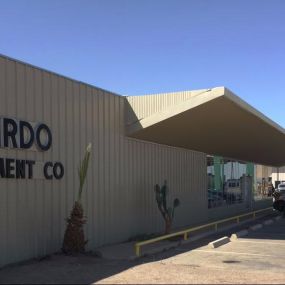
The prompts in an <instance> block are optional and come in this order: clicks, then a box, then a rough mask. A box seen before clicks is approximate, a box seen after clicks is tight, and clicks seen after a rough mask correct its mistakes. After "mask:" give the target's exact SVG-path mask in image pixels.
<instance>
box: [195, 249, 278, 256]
mask: <svg viewBox="0 0 285 285" xmlns="http://www.w3.org/2000/svg"><path fill="white" fill-rule="evenodd" d="M194 251H198V252H205V253H214V254H217V253H220V254H236V255H252V256H264V257H275V255H267V254H259V253H247V252H234V251H211V250H203V249H194V250H192V252H194Z"/></svg>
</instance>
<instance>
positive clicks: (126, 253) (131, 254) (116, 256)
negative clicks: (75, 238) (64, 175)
mask: <svg viewBox="0 0 285 285" xmlns="http://www.w3.org/2000/svg"><path fill="white" fill-rule="evenodd" d="M272 215H273V216H276V213H274V214H271V216H272ZM268 217H269V216H263V217H259V218H257V219H256V220H245V221H243V222H240V223H239V224H235V223H234V224H230V225H227V226H224V227H220V228H219V229H218V231H217V232H215V231H214V229H212V230H209V229H206V230H204V231H199V232H197V233H195V232H194V233H191V235H190V236H189V238H188V240H186V241H184V240H183V238H182V237H181V239H180V240H177V241H169V240H163V241H159V242H155V243H152V244H149V245H144V246H142V247H141V256H147V255H152V254H156V253H159V252H163V251H166V250H169V249H171V248H175V247H178V246H180V245H184V244H188V243H191V242H193V241H196V240H199V239H203V238H205V237H208V236H211V235H213V234H214V236H215V237H217V236H218V237H219V236H220V237H222V236H223V234H224V233H225V232H226V231H229V230H233V231H237V230H240V229H244V228H246V229H249V228H250V227H252V226H254V225H256V224H258V223H260V222H262V221H263V220H266V219H268ZM135 243H136V242H125V243H120V244H114V245H109V246H103V247H99V248H98V249H97V252H98V254H99V255H100V256H101V257H102V258H105V259H110V260H134V259H136V258H137V257H136V255H135V248H134V246H135Z"/></svg>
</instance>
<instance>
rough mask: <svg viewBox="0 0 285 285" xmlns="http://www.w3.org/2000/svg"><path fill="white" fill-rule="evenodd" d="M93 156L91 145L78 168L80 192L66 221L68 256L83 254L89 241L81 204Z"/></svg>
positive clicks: (64, 249)
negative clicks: (85, 230)
mask: <svg viewBox="0 0 285 285" xmlns="http://www.w3.org/2000/svg"><path fill="white" fill-rule="evenodd" d="M90 154H91V143H89V144H88V146H87V148H86V151H85V155H84V158H83V160H82V162H81V163H80V166H79V167H78V176H79V192H78V197H77V200H76V201H75V202H74V205H73V207H72V210H71V213H70V216H69V218H67V219H66V221H67V226H66V230H65V234H64V239H63V246H62V251H63V252H64V253H67V254H74V253H83V252H84V251H85V245H86V243H87V240H85V237H84V230H83V225H84V224H85V223H86V220H85V217H84V215H83V207H82V203H81V197H82V191H83V186H84V182H85V179H86V175H87V170H88V164H89V159H90Z"/></svg>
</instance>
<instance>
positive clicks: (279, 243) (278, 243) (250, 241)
mask: <svg viewBox="0 0 285 285" xmlns="http://www.w3.org/2000/svg"><path fill="white" fill-rule="evenodd" d="M239 242H249V243H255V244H257V243H261V244H277V245H284V246H285V243H281V242H270V241H266V242H265V241H252V240H239Z"/></svg>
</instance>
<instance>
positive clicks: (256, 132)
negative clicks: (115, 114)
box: [127, 87, 285, 167]
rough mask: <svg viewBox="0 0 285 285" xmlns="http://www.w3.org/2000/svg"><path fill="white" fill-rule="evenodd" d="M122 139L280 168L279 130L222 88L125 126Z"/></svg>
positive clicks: (284, 155)
mask: <svg viewBox="0 0 285 285" xmlns="http://www.w3.org/2000/svg"><path fill="white" fill-rule="evenodd" d="M127 135H128V136H130V137H132V138H136V139H140V140H145V141H150V142H155V143H159V144H165V145H169V146H173V147H181V148H186V149H190V150H196V151H200V152H204V153H207V154H212V155H219V156H224V157H228V158H233V159H237V160H242V161H248V162H254V163H258V164H264V165H270V166H276V167H279V166H283V165H285V131H284V129H283V128H282V127H281V126H279V125H277V124H276V123H275V122H273V121H272V120H270V119H269V118H267V117H266V116H264V115H263V114H262V113H260V112H259V111H257V110H256V109H254V108H253V107H251V106H250V105H248V104H247V103H246V102H244V101H243V100H241V99H240V98H239V97H237V96H236V95H234V94H233V93H232V92H231V91H229V90H228V89H226V88H224V87H219V88H214V89H209V90H207V91H204V92H203V93H201V94H199V95H197V96H193V98H191V99H188V100H186V101H183V102H181V103H179V104H176V105H172V106H170V107H168V108H166V109H164V110H163V111H161V112H158V113H154V114H152V115H151V116H149V117H146V118H142V119H141V120H138V121H136V122H134V123H133V124H131V125H129V126H127Z"/></svg>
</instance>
